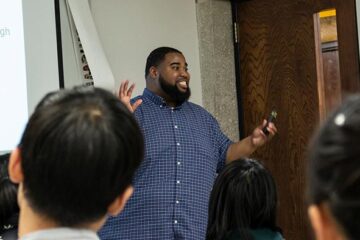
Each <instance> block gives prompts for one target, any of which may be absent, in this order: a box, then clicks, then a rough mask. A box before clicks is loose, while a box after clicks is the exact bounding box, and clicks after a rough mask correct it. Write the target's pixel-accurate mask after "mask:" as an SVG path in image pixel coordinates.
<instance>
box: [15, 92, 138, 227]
mask: <svg viewBox="0 0 360 240" xmlns="http://www.w3.org/2000/svg"><path fill="white" fill-rule="evenodd" d="M143 148H144V147H143V137H142V134H141V131H140V129H139V127H138V125H137V122H136V120H135V119H134V117H133V115H132V113H130V112H129V111H128V110H127V108H126V107H125V106H124V105H123V104H122V103H121V102H120V101H119V100H118V99H117V98H116V97H115V96H114V95H113V94H111V93H110V92H107V91H106V90H103V89H99V88H85V87H80V88H74V89H72V90H60V91H57V92H53V93H49V94H48V95H47V96H45V97H44V98H43V99H42V100H41V102H40V103H39V104H38V106H37V107H36V109H35V112H34V113H33V114H32V116H31V117H30V119H29V122H28V124H27V126H26V129H25V131H24V134H23V136H22V138H21V141H20V144H19V149H20V153H21V157H22V169H23V174H24V181H23V190H24V195H25V198H26V199H27V200H28V202H29V204H30V207H31V208H32V209H33V210H34V211H35V212H37V213H38V214H40V215H43V216H45V217H48V218H50V219H51V220H54V221H55V222H56V223H58V224H59V225H61V226H68V227H71V226H77V225H80V224H84V223H91V222H93V221H96V220H98V219H99V218H101V217H103V216H104V215H105V214H106V213H107V208H108V207H109V205H110V204H111V203H112V202H113V201H114V200H115V199H116V197H118V196H120V195H121V194H122V193H123V192H124V190H125V189H126V188H127V187H128V186H129V185H131V183H132V179H133V175H134V172H135V170H136V169H137V168H138V166H139V165H140V163H141V160H142V158H143V152H144V150H143Z"/></svg>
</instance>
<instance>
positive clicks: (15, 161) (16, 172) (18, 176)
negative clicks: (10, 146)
mask: <svg viewBox="0 0 360 240" xmlns="http://www.w3.org/2000/svg"><path fill="white" fill-rule="evenodd" d="M21 161H22V158H21V152H20V149H19V148H16V149H14V150H13V151H12V152H11V155H10V161H9V167H8V171H9V177H10V180H11V181H12V182H14V183H21V182H22V181H23V180H24V174H23V171H22V166H21Z"/></svg>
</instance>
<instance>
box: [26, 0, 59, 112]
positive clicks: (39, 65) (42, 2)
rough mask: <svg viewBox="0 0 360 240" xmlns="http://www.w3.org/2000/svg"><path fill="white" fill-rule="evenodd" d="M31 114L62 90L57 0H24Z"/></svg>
mask: <svg viewBox="0 0 360 240" xmlns="http://www.w3.org/2000/svg"><path fill="white" fill-rule="evenodd" d="M22 2H23V16H24V35H25V54H26V75H27V83H28V84H27V87H28V105H29V114H31V113H32V111H33V110H34V108H35V106H36V104H37V103H38V101H39V100H40V99H41V98H42V97H43V96H44V95H45V94H46V93H47V92H49V91H51V90H56V89H59V72H58V60H57V46H56V24H55V9H54V1H49V0H31V1H29V0H23V1H22Z"/></svg>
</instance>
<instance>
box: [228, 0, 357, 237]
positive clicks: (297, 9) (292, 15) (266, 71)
mask: <svg viewBox="0 0 360 240" xmlns="http://www.w3.org/2000/svg"><path fill="white" fill-rule="evenodd" d="M339 2H342V3H341V4H340V5H341V9H337V13H338V19H337V22H338V29H340V28H341V27H344V26H343V22H342V18H341V17H343V16H344V12H345V9H347V7H349V6H351V5H352V3H353V1H348V0H339ZM345 2H348V4H347V5H346V4H345ZM345 5H346V6H345ZM326 6H328V7H329V8H331V7H335V8H336V7H338V5H337V2H336V1H321V0H316V1H305V0H293V1H288V0H250V1H233V8H234V9H233V10H234V11H233V12H234V13H235V14H234V15H235V16H234V18H235V19H236V22H237V30H238V32H237V39H238V43H236V44H235V47H236V49H238V56H236V57H238V60H239V61H238V62H239V66H238V69H239V71H238V72H239V76H238V78H237V79H239V83H238V86H240V89H238V95H239V96H240V98H241V106H240V108H242V112H241V114H240V116H241V115H242V116H243V119H240V120H242V121H243V129H244V130H243V132H242V133H240V135H241V136H247V135H249V134H250V133H251V132H252V130H253V129H254V128H255V127H256V126H257V125H258V124H259V123H260V122H261V121H262V119H264V118H266V116H267V115H268V114H269V113H270V112H271V110H272V109H276V110H277V112H278V116H277V122H276V125H277V128H278V134H277V135H276V136H275V137H274V138H273V139H272V141H271V142H270V143H269V144H267V145H266V146H264V147H263V148H261V149H259V150H258V151H257V152H256V153H255V154H254V156H253V157H254V158H258V159H260V160H262V161H263V162H264V163H265V165H266V166H267V167H268V168H269V169H270V170H271V172H272V173H273V175H274V177H275V180H276V182H277V186H278V195H279V209H278V223H279V226H280V227H281V228H283V230H284V234H285V238H286V239H291V240H304V239H311V237H310V235H311V233H310V232H311V231H310V227H309V224H308V220H307V211H306V199H305V182H306V176H305V172H306V171H305V169H306V158H305V151H306V147H307V144H308V141H309V139H310V137H311V135H312V133H313V131H314V130H315V129H316V127H317V126H318V123H319V100H318V99H319V95H318V87H317V67H316V66H317V65H316V55H315V39H314V37H315V36H314V35H315V34H314V18H313V14H314V13H315V10H318V9H319V10H320V9H324V8H325V7H326ZM346 11H347V14H348V15H351V14H349V11H355V8H352V9H350V10H349V9H347V10H346ZM346 19H349V17H348V16H347V17H346ZM355 20H356V19H355V18H354V21H355ZM349 25H350V27H347V32H346V34H347V35H349V32H351V31H350V30H349V29H350V28H351V24H349ZM355 26H356V25H355ZM352 32H353V34H355V40H356V41H357V38H356V36H357V33H356V29H355V30H354V29H353V30H352ZM341 34H343V35H341ZM344 34H345V31H344V30H340V31H338V40H339V61H340V74H341V86H342V88H343V90H344V91H345V90H346V91H352V92H354V91H358V89H359V81H358V79H359V70H358V67H359V65H358V64H359V61H358V57H357V56H358V52H357V51H358V50H357V44H356V46H354V44H352V43H350V44H349V40H347V43H345V41H346V39H348V38H349V36H348V37H346V38H344ZM350 40H351V41H354V39H352V38H351V39H350ZM341 41H343V42H341ZM345 48H346V49H345ZM353 52H355V54H353ZM355 55H356V56H355ZM347 56H351V57H347ZM344 58H351V59H350V60H349V59H347V60H346V61H345V60H344ZM342 61H343V62H346V64H347V66H346V67H345V66H343V65H344V63H343V62H342ZM356 64H357V65H356ZM349 68H351V69H349ZM343 69H346V70H344V71H350V72H351V74H348V73H343V72H344V71H343ZM350 75H352V76H350Z"/></svg>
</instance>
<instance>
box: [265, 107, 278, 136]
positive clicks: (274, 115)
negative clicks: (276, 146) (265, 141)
mask: <svg viewBox="0 0 360 240" xmlns="http://www.w3.org/2000/svg"><path fill="white" fill-rule="evenodd" d="M276 116H277V112H276V111H275V110H272V111H271V114H270V116H269V118H268V119H267V122H266V126H265V127H263V129H262V131H263V132H264V133H265V135H266V136H268V135H269V131H268V130H267V127H268V126H269V123H271V122H274V121H275V119H276Z"/></svg>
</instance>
